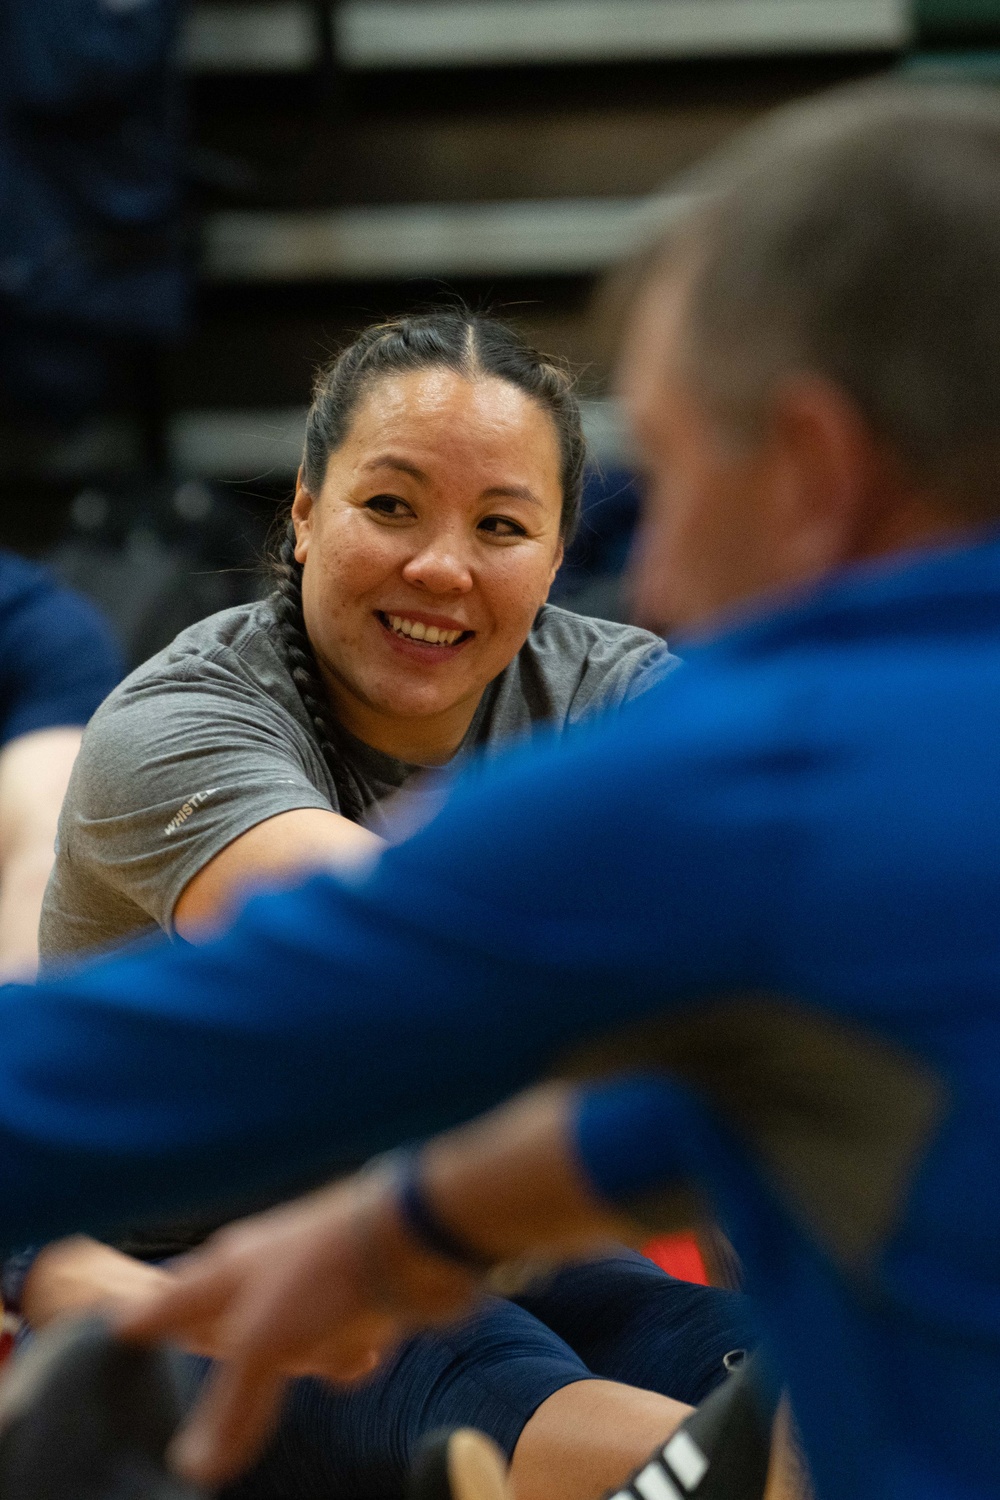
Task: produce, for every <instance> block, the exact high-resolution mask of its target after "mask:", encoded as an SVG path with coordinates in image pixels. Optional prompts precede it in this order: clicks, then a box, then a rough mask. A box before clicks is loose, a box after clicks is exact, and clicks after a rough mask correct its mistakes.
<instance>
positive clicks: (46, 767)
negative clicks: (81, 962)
mask: <svg viewBox="0 0 1000 1500" xmlns="http://www.w3.org/2000/svg"><path fill="white" fill-rule="evenodd" d="M82 734H83V731H82V729H76V728H72V727H69V728H59V729H39V730H36V731H35V732H34V733H33V734H23V735H20V736H19V737H18V738H17V739H15V740H12V741H11V742H10V743H9V744H7V745H5V746H4V748H3V750H2V751H0V981H2V980H9V979H14V978H30V977H31V976H32V975H33V974H34V972H35V969H36V967H37V965H38V918H39V915H40V913H41V909H42V897H43V896H44V894H45V886H46V883H47V881H48V878H49V874H50V872H51V870H52V861H53V858H54V850H55V836H56V825H57V823H58V821H59V809H60V808H61V806H62V801H63V797H64V796H65V793H66V786H67V783H68V782H69V776H70V772H71V771H72V769H73V762H74V761H75V759H76V755H77V751H78V750H79V748H80V739H81V736H82Z"/></svg>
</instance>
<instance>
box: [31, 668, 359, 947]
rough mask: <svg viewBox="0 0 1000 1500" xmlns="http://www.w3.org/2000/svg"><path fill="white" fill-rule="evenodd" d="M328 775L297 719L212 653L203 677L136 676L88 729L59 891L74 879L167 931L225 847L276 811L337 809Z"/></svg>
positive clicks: (67, 806)
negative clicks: (182, 899)
mask: <svg viewBox="0 0 1000 1500" xmlns="http://www.w3.org/2000/svg"><path fill="white" fill-rule="evenodd" d="M324 782H325V771H324V768H323V766H322V763H321V761H320V758H319V752H318V750H316V748H315V747H314V746H313V745H312V744H311V742H310V741H309V739H308V736H307V735H306V734H305V732H304V731H303V730H302V728H301V726H299V725H298V724H297V723H296V721H295V720H294V718H293V717H292V715H291V714H290V713H288V711H287V710H286V709H285V708H284V707H283V706H282V705H280V704H278V703H275V702H274V701H273V700H272V699H270V698H269V697H268V696H267V695H266V694H265V693H264V692H262V691H261V689H260V688H259V686H255V685H254V684H253V683H252V682H250V681H249V680H246V679H241V678H240V677H239V676H238V675H237V674H234V673H232V672H227V671H226V670H224V669H223V668H222V667H219V666H218V665H216V664H213V663H212V662H210V661H205V660H201V661H200V662H199V663H198V668H197V680H194V677H193V675H192V677H191V678H190V679H185V678H184V677H183V676H178V677H177V678H175V679H174V680H166V681H164V680H163V679H160V680H157V679H156V678H155V677H154V678H149V677H144V678H143V680H142V682H141V683H140V684H139V685H138V686H136V685H134V684H133V683H132V681H131V680H130V681H128V682H126V683H125V684H123V686H122V688H121V689H120V690H119V691H118V692H117V693H115V694H114V695H113V696H112V697H111V698H110V699H109V700H108V702H107V703H106V704H105V705H104V706H103V707H102V709H101V710H100V712H99V713H98V714H97V715H96V717H95V718H94V720H93V721H92V723H91V725H90V727H89V729H88V730H87V733H86V734H85V735H84V740H83V746H82V748H81V751H80V755H79V757H78V760H77V764H76V767H75V768H74V772H73V776H72V779H71V781H70V786H69V790H68V792H67V795H66V801H65V803H64V806H63V815H62V819H61V821H60V828H59V855H58V859H57V867H56V877H57V879H56V886H57V889H58V891H59V892H60V899H61V900H62V902H63V903H65V902H66V901H67V896H68V894H69V893H71V891H72V888H73V884H74V879H76V880H77V882H78V884H79V885H80V886H81V887H82V885H83V884H84V883H86V885H87V886H88V887H89V888H90V890H91V891H93V889H94V886H95V882H96V883H98V884H99V885H100V886H103V887H104V888H105V889H106V890H108V891H109V892H112V893H114V894H115V896H116V897H117V898H118V899H120V898H123V897H124V898H126V899H127V900H128V901H129V902H131V903H133V904H134V905H135V906H136V907H138V908H140V909H141V911H142V912H144V913H146V915H147V917H149V918H152V920H153V921H154V922H156V923H157V925H158V926H160V927H162V928H163V929H164V930H165V931H167V932H172V931H173V910H174V906H175V905H176V903H177V900H178V898H179V896H180V895H181V892H182V891H183V890H184V887H185V886H186V885H187V884H188V882H189V881H190V880H192V879H193V878H194V876H195V875H197V874H198V872H199V870H201V869H203V868H204V866H205V865H206V864H208V862H209V861H210V860H211V859H213V858H214V857H215V855H216V854H218V853H219V852H220V850H222V849H224V848H225V847H226V845H227V844H230V843H232V841H233V840H234V839H236V838H239V837H240V835H241V834H243V833H246V832H247V831H248V830H249V829H251V828H254V827H256V825H257V824H258V823H262V822H264V821H266V819H268V818H271V817H275V816H276V815H277V814H279V813H283V812H291V811H293V810H295V809H297V808H318V809H321V810H323V811H327V812H332V811H335V808H334V805H333V801H332V798H331V796H330V793H329V791H328V790H326V789H325V788H324ZM43 925H44V921H43Z"/></svg>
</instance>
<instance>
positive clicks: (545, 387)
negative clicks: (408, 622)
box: [273, 308, 586, 822]
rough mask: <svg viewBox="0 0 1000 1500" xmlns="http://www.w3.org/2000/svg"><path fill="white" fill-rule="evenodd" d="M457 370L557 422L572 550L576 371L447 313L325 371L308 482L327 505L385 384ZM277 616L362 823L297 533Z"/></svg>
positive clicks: (300, 684)
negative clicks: (498, 383) (307, 611)
mask: <svg viewBox="0 0 1000 1500" xmlns="http://www.w3.org/2000/svg"><path fill="white" fill-rule="evenodd" d="M438 368H443V369H448V370H453V371H454V372H455V373H456V374H457V375H463V376H465V377H466V378H467V379H470V380H472V379H476V378H477V377H483V376H486V377H492V378H493V379H497V380H505V381H507V382H508V384H510V385H513V386H516V387H517V389H518V390H520V391H523V392H524V394H525V395H526V396H529V397H530V398H531V399H532V400H533V401H536V402H537V403H538V405H539V406H541V407H543V408H544V410H545V411H547V412H548V413H549V415H550V417H551V418H552V422H553V425H554V427H555V430H556V435H557V437H558V439H559V449H560V455H561V480H562V514H561V516H560V526H559V529H560V534H561V536H562V538H563V540H564V541H567V542H568V541H570V540H571V538H572V536H573V533H574V531H575V529H576V525H577V521H578V519H579V514H580V495H581V491H582V488H583V467H584V460H585V457H586V448H585V443H584V437H583V429H582V426H581V423H580V407H579V403H578V401H577V398H576V395H575V393H574V390H573V380H572V377H571V375H570V374H569V373H568V371H566V370H564V369H562V368H560V366H559V365H557V364H555V363H554V362H553V361H552V360H549V359H547V358H546V357H545V356H544V355H542V354H539V353H537V352H536V350H534V349H532V348H531V347H530V346H529V345H528V344H526V343H525V342H524V340H523V339H522V338H521V337H520V335H519V334H517V333H515V332H514V330H513V329H511V328H508V327H507V326H506V325H505V324H503V323H499V322H497V320H496V319H495V318H489V317H485V316H482V315H480V314H478V313H471V312H467V311H465V310H464V309H461V308H446V309H442V310H441V311H439V312H432V313H427V314H424V315H422V316H418V317H407V318H395V319H393V320H391V321H390V322H387V323H377V324H375V325H374V326H373V327H371V328H368V329H366V330H365V332H364V333H362V334H361V335H360V336H359V337H358V338H357V339H355V340H354V342H353V343H352V344H349V345H348V347H347V348H346V349H344V350H343V351H342V353H341V354H339V355H338V356H337V358H336V359H334V360H333V361H332V362H331V363H330V364H329V365H327V366H326V367H325V368H324V369H322V370H321V371H320V373H319V375H318V377H317V380H316V384H315V387H314V389H313V401H312V406H311V407H310V408H309V416H308V418H307V421H306V440H305V451H304V453H303V458H302V477H303V481H304V483H305V487H306V489H307V490H308V491H309V493H310V494H311V495H313V496H314V497H316V496H318V495H319V493H320V491H321V490H322V488H323V481H324V479H325V478H326V469H327V464H328V463H329V459H330V454H331V453H333V452H335V451H336V450H337V449H338V448H339V447H340V445H341V443H342V442H343V441H344V439H345V438H346V436H347V433H348V430H349V428H350V424H351V420H352V418H353V416H354V413H355V411H356V409H357V406H358V404H359V402H360V401H361V399H362V398H363V397H364V396H365V395H366V394H367V392H368V391H369V390H370V389H371V387H372V386H373V385H374V384H375V383H376V381H378V380H380V379H382V378H383V377H385V376H388V375H400V374H407V373H409V372H411V371H416V370H429V369H438ZM273 571H274V576H275V581H276V590H275V595H274V610H275V617H276V620H277V624H278V631H279V635H280V638H281V642H282V645H283V647H284V651H285V657H286V660H287V662H288V667H289V670H290V672H291V675H292V680H293V681H294V683H295V685H296V687H297V688H298V690H299V694H300V696H301V698H302V702H303V704H304V705H305V708H306V712H307V713H308V715H309V718H310V720H311V721H312V724H313V727H314V729H315V730H316V734H317V737H318V740H319V744H320V748H321V749H322V752H323V757H324V759H325V761H326V763H327V766H328V767H329V770H330V774H331V776H332V777H333V783H334V786H335V787H336V790H337V799H338V802H339V805H340V811H341V812H342V813H343V814H344V816H345V817H348V818H351V819H353V820H354V821H355V822H358V821H360V819H361V817H362V815H363V812H364V805H363V801H362V797H361V791H360V788H359V787H358V785H357V783H356V781H355V780H354V777H353V776H352V775H351V772H350V769H349V767H348V764H347V762H346V758H345V756H344V753H343V730H342V729H341V728H340V725H339V724H338V723H337V719H336V715H335V714H334V713H333V710H332V708H331V706H330V703H329V699H328V696H327V693H326V689H325V688H324V686H323V680H322V678H321V676H320V672H319V667H318V665H317V662H316V656H315V653H314V652H313V648H312V644H311V642H310V640H309V636H308V634H307V632H306V624H305V619H304V617H303V613H302V565H301V563H298V562H296V560H295V529H294V527H293V525H292V522H291V520H289V521H288V524H287V526H286V528H285V532H284V535H283V537H282V540H281V545H280V547H279V549H278V553H277V556H276V558H275V559H274V563H273Z"/></svg>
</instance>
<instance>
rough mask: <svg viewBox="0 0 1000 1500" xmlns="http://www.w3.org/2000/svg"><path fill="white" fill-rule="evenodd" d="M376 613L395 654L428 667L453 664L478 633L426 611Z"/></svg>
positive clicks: (381, 611)
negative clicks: (447, 663)
mask: <svg viewBox="0 0 1000 1500" xmlns="http://www.w3.org/2000/svg"><path fill="white" fill-rule="evenodd" d="M373 613H374V616H375V619H376V620H377V621H378V623H379V625H380V626H381V627H382V630H383V632H384V633H385V635H386V636H387V637H388V641H389V644H390V645H391V646H392V649H393V650H395V651H401V652H403V653H404V655H405V656H406V657H407V658H408V659H409V660H410V661H419V662H425V663H426V664H428V665H434V664H437V663H438V662H440V663H442V664H443V663H444V662H446V661H453V660H454V658H455V657H456V656H457V655H458V653H459V652H460V651H461V650H462V648H463V647H464V646H467V645H468V644H469V643H470V642H471V640H472V639H473V637H474V636H475V633H476V632H475V631H474V630H468V629H466V628H465V626H463V625H462V624H461V623H459V622H457V621H454V620H449V619H447V618H446V617H445V616H443V615H429V614H426V613H424V612H423V611H422V610H401V611H398V612H397V611H395V610H381V609H376V610H374V611H373Z"/></svg>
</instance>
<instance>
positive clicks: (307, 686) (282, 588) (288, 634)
mask: <svg viewBox="0 0 1000 1500" xmlns="http://www.w3.org/2000/svg"><path fill="white" fill-rule="evenodd" d="M273 571H274V577H275V583H276V588H275V591H274V594H273V596H272V598H273V604H274V616H275V619H276V620H277V622H278V631H279V633H280V635H281V643H282V645H283V646H284V648H285V660H286V661H287V663H288V669H289V671H290V672H291V675H292V681H293V682H294V683H295V686H296V687H297V688H298V690H299V696H300V698H301V699H302V702H303V703H304V704H305V709H306V713H307V714H308V715H309V719H310V721H311V723H312V726H313V728H314V729H315V731H316V738H317V740H318V742H319V747H320V750H321V751H322V752H323V759H324V760H325V761H326V764H327V766H328V767H329V771H330V775H331V776H332V777H333V784H334V786H335V787H336V789H337V801H338V803H339V805H340V811H341V812H342V813H343V815H344V817H345V818H350V819H351V821H352V822H354V823H359V822H360V821H361V818H362V815H363V813H364V804H363V803H362V800H361V794H360V792H359V790H358V786H357V783H356V782H355V780H354V777H353V776H352V775H351V773H350V770H349V768H348V766H347V762H346V759H345V757H344V753H343V748H342V746H339V745H338V741H340V740H341V730H340V726H339V725H338V724H337V721H336V719H335V717H334V715H333V712H332V710H331V708H330V704H329V699H328V697H327V692H326V689H325V687H324V686H323V679H322V678H321V677H320V675H319V666H318V664H317V662H316V656H315V653H314V651H313V648H312V645H311V644H310V641H309V637H308V635H307V634H306V622H305V619H304V617H303V614H302V564H301V563H300V562H296V560H295V527H294V525H293V524H292V522H291V521H289V523H288V526H287V527H286V529H285V535H284V538H283V540H282V543H281V546H280V547H279V549H278V555H277V557H276V558H275V560H274V563H273Z"/></svg>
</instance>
